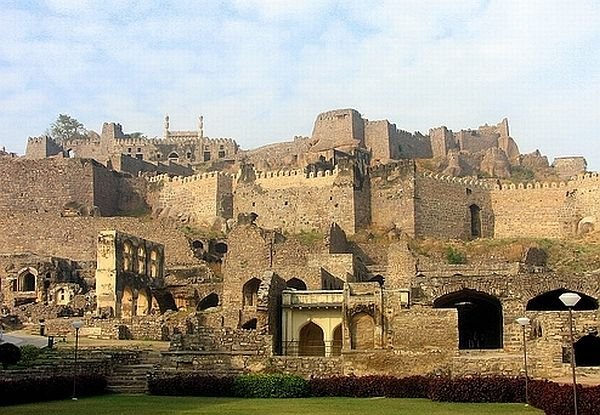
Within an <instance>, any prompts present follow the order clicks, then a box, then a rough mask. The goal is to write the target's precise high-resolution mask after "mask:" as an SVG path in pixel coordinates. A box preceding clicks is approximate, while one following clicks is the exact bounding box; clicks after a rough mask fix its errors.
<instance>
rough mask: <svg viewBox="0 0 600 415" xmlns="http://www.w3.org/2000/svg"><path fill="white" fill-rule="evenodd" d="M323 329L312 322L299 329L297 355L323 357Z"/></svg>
mask: <svg viewBox="0 0 600 415" xmlns="http://www.w3.org/2000/svg"><path fill="white" fill-rule="evenodd" d="M323 338H324V336H323V329H322V328H321V327H319V326H318V325H316V324H315V323H313V322H312V321H311V322H309V323H307V324H306V325H304V326H303V327H302V328H301V329H300V341H299V345H298V355H300V356H325V341H324V340H323Z"/></svg>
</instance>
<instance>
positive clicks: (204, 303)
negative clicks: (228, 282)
mask: <svg viewBox="0 0 600 415" xmlns="http://www.w3.org/2000/svg"><path fill="white" fill-rule="evenodd" d="M218 305H219V296H218V295H217V294H216V293H210V294H208V295H207V296H206V297H204V298H203V299H202V300H200V302H199V303H198V307H197V308H196V309H197V310H198V311H202V310H206V309H207V308H211V307H217V306H218Z"/></svg>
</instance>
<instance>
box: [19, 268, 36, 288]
mask: <svg viewBox="0 0 600 415" xmlns="http://www.w3.org/2000/svg"><path fill="white" fill-rule="evenodd" d="M35 280H36V276H35V274H34V273H33V272H32V271H31V270H30V269H26V270H25V271H23V272H22V273H21V274H20V275H19V278H18V284H17V287H18V290H19V291H21V292H27V291H35V285H36V284H35Z"/></svg>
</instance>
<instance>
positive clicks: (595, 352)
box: [573, 334, 600, 366]
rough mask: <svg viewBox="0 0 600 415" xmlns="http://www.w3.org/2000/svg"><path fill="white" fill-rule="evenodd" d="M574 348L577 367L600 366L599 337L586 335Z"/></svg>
mask: <svg viewBox="0 0 600 415" xmlns="http://www.w3.org/2000/svg"><path fill="white" fill-rule="evenodd" d="M573 347H574V349H575V364H576V365H577V366H600V338H598V336H597V335H594V334H588V335H585V336H583V337H582V338H580V339H579V340H577V342H575V344H574V345H573Z"/></svg>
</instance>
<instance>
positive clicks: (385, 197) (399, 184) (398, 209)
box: [369, 161, 415, 236]
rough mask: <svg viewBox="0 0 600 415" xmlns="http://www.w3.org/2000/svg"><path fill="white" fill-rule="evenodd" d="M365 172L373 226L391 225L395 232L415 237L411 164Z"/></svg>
mask: <svg viewBox="0 0 600 415" xmlns="http://www.w3.org/2000/svg"><path fill="white" fill-rule="evenodd" d="M369 173H370V176H371V220H372V223H373V225H375V226H384V227H390V226H391V225H395V227H396V228H397V229H401V230H402V231H403V232H406V233H407V234H408V235H411V236H415V222H414V217H415V214H414V212H415V200H414V192H415V183H414V177H415V163H414V161H403V162H396V163H393V164H387V165H381V166H376V167H372V168H371V169H369Z"/></svg>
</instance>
